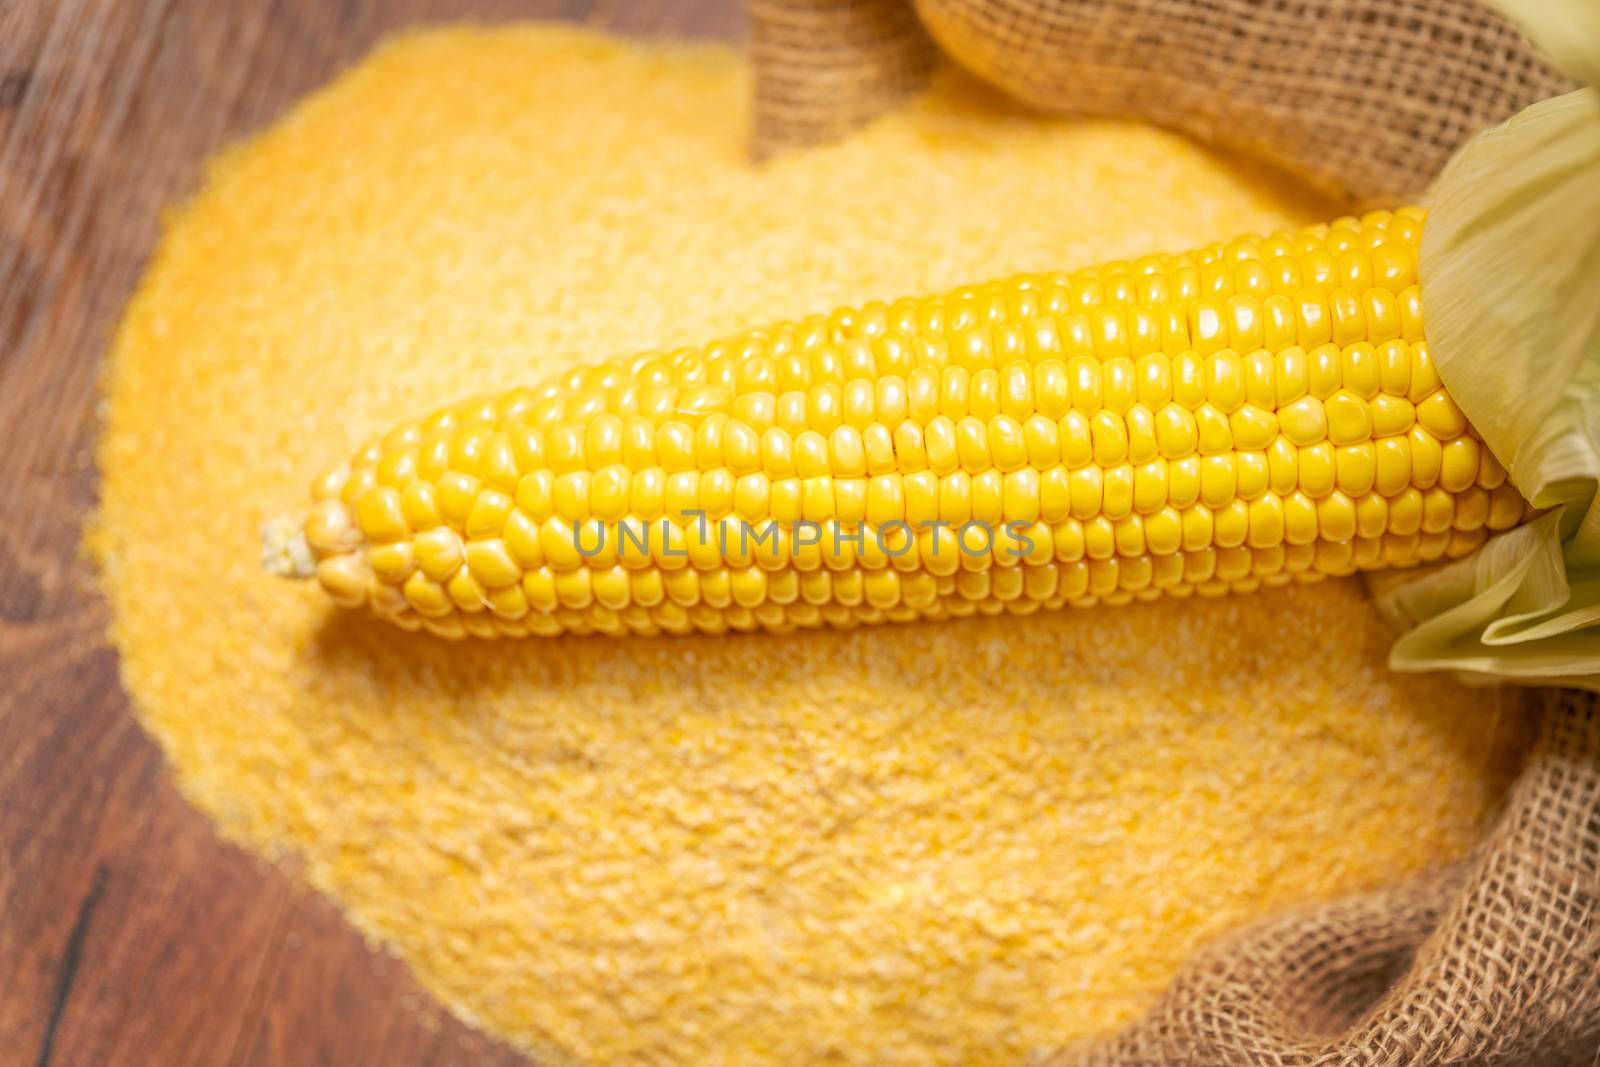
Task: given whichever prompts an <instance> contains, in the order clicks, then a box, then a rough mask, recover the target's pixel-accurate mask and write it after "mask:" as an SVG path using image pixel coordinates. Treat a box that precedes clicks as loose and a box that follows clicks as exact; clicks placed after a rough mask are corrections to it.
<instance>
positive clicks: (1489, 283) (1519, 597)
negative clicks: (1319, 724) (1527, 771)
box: [1371, 0, 1600, 689]
mask: <svg viewBox="0 0 1600 1067" xmlns="http://www.w3.org/2000/svg"><path fill="white" fill-rule="evenodd" d="M1500 6H1501V7H1502V9H1503V10H1505V11H1506V13H1507V14H1509V15H1510V16H1511V17H1512V18H1514V19H1517V20H1518V21H1519V22H1520V23H1521V24H1522V25H1523V27H1524V28H1525V29H1526V30H1527V31H1528V33H1529V35H1530V36H1531V37H1532V38H1533V39H1534V40H1535V41H1537V42H1539V43H1540V44H1541V45H1542V46H1543V47H1544V48H1545V50H1546V51H1547V53H1548V54H1549V55H1550V57H1551V59H1552V61H1553V62H1555V63H1557V64H1558V65H1559V66H1561V67H1562V69H1563V70H1566V71H1567V72H1568V73H1570V74H1572V75H1573V76H1574V77H1579V78H1584V79H1587V80H1590V81H1594V80H1600V4H1596V3H1594V2H1593V0H1562V2H1551V0H1532V2H1502V3H1501V4H1500ZM1421 276H1422V295H1423V301H1424V306H1425V309H1426V313H1427V335H1428V342H1429V344H1430V345H1431V346H1432V348H1433V353H1434V358H1435V360H1436V361H1437V363H1438V367H1439V374H1440V377H1441V378H1442V379H1443V380H1444V382H1445V384H1446V385H1447V386H1448V387H1449V389H1450V391H1451V393H1452V394H1453V395H1454V396H1455V398H1456V401H1457V403H1459V404H1460V405H1461V408H1462V410H1463V411H1465V412H1466V413H1467V415H1468V417H1469V418H1471V420H1472V422H1473V424H1474V425H1475V426H1476V427H1477V428H1478V430H1479V431H1480V432H1481V433H1482V435H1483V439H1484V442H1485V443H1486V444H1487V445H1488V446H1489V447H1490V449H1491V450H1493V452H1494V453H1495V455H1496V456H1497V457H1499V459H1500V460H1501V462H1503V463H1504V464H1505V465H1506V468H1507V470H1508V471H1510V474H1511V480H1512V482H1513V483H1514V484H1515V485H1516V486H1517V488H1519V489H1520V490H1521V491H1522V493H1523V494H1524V495H1525V496H1526V497H1527V498H1528V499H1529V500H1531V501H1532V502H1533V503H1534V504H1535V505H1536V506H1538V507H1540V508H1548V509H1550V510H1549V512H1548V513H1547V514H1545V515H1543V516H1542V517H1540V518H1539V519H1538V520H1536V521H1534V522H1531V523H1529V524H1527V525H1525V526H1523V527H1521V528H1520V529H1517V530H1513V531H1510V532H1509V533H1507V534H1504V535H1502V536H1500V537H1498V538H1496V539H1494V540H1492V541H1491V542H1489V544H1487V545H1486V546H1485V547H1484V549H1483V551H1482V552H1480V553H1478V554H1477V555H1476V556H1474V557H1471V558H1469V559H1465V560H1461V561H1459V562H1457V563H1453V564H1450V565H1447V566H1444V567H1441V568H1437V569H1434V570H1431V571H1428V572H1424V573H1423V574H1421V575H1417V574H1404V573H1399V572H1396V573H1392V574H1385V575H1378V576H1375V577H1374V578H1373V579H1372V581H1371V585H1372V588H1373V590H1374V593H1375V595H1376V596H1377V599H1378V603H1379V606H1380V607H1381V609H1382V610H1383V612H1384V613H1385V615H1386V616H1388V618H1389V619H1390V620H1391V621H1392V622H1394V623H1396V624H1398V625H1399V626H1401V627H1402V628H1403V629H1404V630H1405V633H1404V634H1403V636H1402V637H1401V638H1400V639H1399V640H1398V641H1397V642H1396V643H1395V646H1394V650H1393V652H1392V653H1391V657H1390V662H1391V664H1392V665H1393V666H1394V667H1395V668H1397V669H1400V670H1438V669H1451V670H1455V671H1457V672H1460V673H1461V674H1463V675H1466V676H1470V677H1476V678H1480V679H1485V680H1496V679H1498V680H1509V681H1517V682H1526V683H1533V684H1565V685H1577V686H1582V687H1585V688H1590V689H1600V625H1597V624H1600V503H1597V499H1596V488H1597V486H1600V96H1597V95H1596V93H1595V90H1594V89H1582V90H1579V91H1577V92H1573V93H1569V94H1567V95H1565V96H1560V97H1556V98H1554V99H1551V100H1546V101H1543V102H1541V103H1538V104H1535V105H1534V106H1532V107H1530V108H1528V109H1527V110H1525V111H1523V112H1522V113H1521V114H1519V115H1517V116H1516V117H1514V118H1513V119H1511V120H1510V121H1509V122H1506V123H1504V124H1503V125H1501V126H1498V127H1495V128H1494V129H1491V130H1488V131H1486V132H1485V133H1483V134H1482V135H1480V136H1479V137H1477V138H1476V139H1475V140H1473V141H1472V142H1471V143H1469V144H1468V145H1467V146H1466V147H1465V148H1463V149H1462V150H1461V151H1460V152H1459V153H1458V154H1457V155H1456V157H1455V158H1454V159H1453V160H1452V161H1451V162H1450V164H1449V166H1447V167H1446V168H1445V171H1444V173H1443V174H1442V175H1441V176H1440V177H1439V180H1438V182H1437V183H1436V184H1435V187H1434V191H1433V204H1432V212H1431V214H1430V216H1429V219H1428V227H1427V230H1426V232H1425V233H1424V235H1423V243H1422V257H1421Z"/></svg>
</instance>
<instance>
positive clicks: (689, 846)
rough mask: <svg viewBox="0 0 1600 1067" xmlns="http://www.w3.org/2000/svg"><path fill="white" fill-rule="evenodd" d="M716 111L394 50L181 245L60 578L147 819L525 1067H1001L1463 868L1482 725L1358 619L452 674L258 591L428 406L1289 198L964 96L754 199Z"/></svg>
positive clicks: (195, 213)
mask: <svg viewBox="0 0 1600 1067" xmlns="http://www.w3.org/2000/svg"><path fill="white" fill-rule="evenodd" d="M744 82H745V72H744V70H743V68H742V67H741V65H740V63H739V62H738V61H737V60H736V59H735V58H734V56H733V55H732V54H731V53H730V52H728V51H725V50H723V49H720V48H687V47H673V48H644V47H641V46H637V45H628V44H622V43H617V42H613V41H609V40H605V39H602V38H598V37H595V36H591V35H585V34H580V33H576V32H571V31H566V30H557V29H550V28H518V29H507V30H497V31H493V32H490V31H477V30H453V31H447V32H437V33H428V34H424V35H420V36H414V37H409V38H406V39H404V40H401V41H398V42H396V43H394V44H391V45H389V46H387V47H385V48H384V49H382V50H381V51H380V52H379V53H378V54H377V55H375V56H374V57H373V58H371V59H369V60H368V61H367V62H365V63H364V64H362V65H361V66H359V67H357V68H356V69H355V70H353V71H352V72H350V73H349V74H348V75H346V76H345V77H343V78H341V79H340V80H339V81H338V82H337V83H335V84H334V85H333V86H332V87H330V88H329V89H327V90H326V91H324V92H322V93H320V94H318V95H316V96H315V97H313V98H312V99H310V100H308V101H307V102H306V103H304V104H303V105H302V106H300V107H299V108H298V109H297V110H295V111H294V112H293V113H292V114H290V115H289V116H288V117H286V118H285V119H284V120H283V121H281V122H280V123H278V124H277V125H276V126H275V127H273V128H272V129H271V130H269V131H268V132H267V133H265V134H264V135H262V136H261V137H260V138H258V139H257V140H255V141H254V142H252V143H250V144H248V145H246V146H244V147H241V148H239V149H237V150H235V151H233V152H231V153H229V154H227V155H226V156H225V157H224V158H223V159H222V160H221V161H220V162H219V163H218V164H217V165H216V167H215V169H214V170H213V172H212V173H211V176H210V180H209V181H208V183H207V185H206V187H205V189H204V190H203V191H202V192H201V193H200V194H199V196H198V197H197V198H196V200H195V201H194V202H193V203H192V204H191V205H190V206H189V207H188V208H186V209H185V210H184V211H182V212H181V213H180V214H178V215H177V216H176V217H175V218H174V219H173V220H172V225H171V228H170V232H169V234H168V237H167V240H166V242H165V244H164V246H163V247H162V249H161V250H160V252H159V254H158V255H157V256H156V258H155V261H154V263H153V264H152V266H151V269H150V272H149V275H148V277H147V278H146V279H145V282H144V284H143V286H142V288H141V290H140V292H139V294H138V296H137V298H136V299H135V300H134V302H133V304H132V306H131V308H130V309H129V311H128V315H127V319H126V322H125V323H124V326H123V329H122V331H121V334H120V336H119V337H118V340H117V343H116V348H115V353H114V356H113V360H112V363H111V367H110V370H109V372H108V380H107V384H108V390H109V396H110V402H111V405H110V415H109V418H108V422H107V430H106V436H105V444H104V448H103V453H102V462H103V470H104V506H103V512H102V514H101V516H100V521H99V523H98V525H97V529H96V532H95V534H94V538H93V541H94V547H95V548H96V550H97V553H98V555H99V557H100V559H101V561H102V562H103V564H104V570H105V579H106V588H107V590H108V592H109V595H110V597H111V600H112V603H113V605H114V608H115V613H116V623H115V638H116V642H117V644H118V646H119V647H120V648H121V650H122V654H123V665H124V671H125V676H126V679H127V685H128V688H129V690H130V692H131V693H132V694H133V697H134V701H135V704H136V706H137V708H138V710H139V714H140V717H141V719H142V721H143V722H144V723H145V725H146V726H147V727H148V728H149V730H150V731H151V732H152V733H153V734H154V735H155V736H156V737H157V738H159V739H160V741H161V743H162V744H163V745H164V746H165V748H166V751H167V754H168V756H169V758H170V760H171V762H172V765H173V768H174V770H175V773H176V774H177V776H178V779H179V780H180V782H181V783H182V785H183V787H184V790H185V791H186V793H187V795H188V796H189V797H190V798H192V799H193V801H194V802H195V803H196V804H198V805H200V806H201V807H202V808H204V809H205V810H206V811H208V812H210V813H211V814H212V815H213V816H214V817H215V818H216V819H217V821H218V823H219V824H220V825H221V827H222V829H223V831H224V832H225V833H227V834H228V835H230V836H231V837H233V838H235V839H237V840H240V841H242V842H245V843H246V844H248V845H250V846H252V847H255V848H257V849H260V850H262V851H264V852H267V853H270V854H273V855H275V856H283V857H286V858H292V859H295V860H297V861H300V862H301V863H302V864H303V869H304V871H305V873H306V875H307V876H308V877H309V878H310V879H311V881H312V882H313V883H314V884H315V885H317V886H318V887H320V888H321V889H323V890H324V891H326V892H327V893H328V894H330V895H331V896H332V897H333V898H334V899H336V900H337V901H339V902H340V904H341V905H342V906H343V907H344V909H345V910H346V912H347V913H348V914H349V916H350V918H351V919H352V921H353V922H354V923H355V924H356V925H357V926H359V927H360V928H361V929H362V930H363V931H365V932H366V933H367V934H369V935H370V936H372V937H373V938H375V939H377V940H379V941H381V942H383V943H384V944H386V945H388V946H389V947H391V948H392V949H393V950H394V951H396V952H398V953H399V954H400V955H401V956H402V957H404V958H405V959H406V960H407V961H408V962H409V963H410V964H411V966H412V967H413V968H414V969H415V971H416V973H417V974H418V976H419V977H420V978H421V980H422V982H423V983H424V984H425V985H426V986H427V987H428V988H429V989H431V990H432V991H434V992H435V993H437V994H438V995H439V996H440V997H441V998H443V999H444V1000H445V1001H446V1002H447V1003H448V1004H449V1005H451V1006H452V1007H453V1008H454V1009H455V1010H456V1011H458V1012H460V1013H461V1014H462V1015H463V1016H466V1017H467V1018H469V1019H473V1020H476V1021H477V1022H479V1023H481V1024H482V1025H484V1026H485V1027H487V1028H489V1029H491V1030H493V1031H495V1032H497V1033H499V1034H502V1035H505V1036H506V1037H508V1038H510V1039H511V1040H513V1041H515V1042H517V1043H519V1044H521V1045H524V1046H528V1047H531V1048H533V1049H534V1050H536V1051H537V1052H538V1053H539V1054H541V1055H543V1056H545V1057H546V1058H547V1060H548V1061H549V1062H552V1063H567V1062H573V1063H583V1064H611V1063H617V1064H646V1063H650V1064H712V1063H731V1064H740V1065H750V1067H760V1065H764V1064H780V1063H781V1064H802V1063H823V1062H826V1063H849V1064H874V1065H899V1064H906V1065H911V1064H916V1065H926V1064H956V1063H961V1064H981V1063H997V1064H998V1063H1018V1062H1021V1060H1022V1058H1023V1057H1024V1056H1025V1055H1026V1053H1027V1052H1028V1051H1029V1050H1032V1049H1036V1048H1040V1047H1048V1046H1053V1045H1056V1044H1058V1043H1060V1042H1063V1041H1065V1040H1067V1039H1069V1038H1072V1037H1074V1036H1076V1035H1082V1034H1086V1033H1089V1032H1092V1031H1094V1030H1096V1029H1098V1028H1102V1027H1105V1026H1107V1025H1110V1024H1113V1023H1116V1022H1119V1021H1122V1020H1126V1019H1128V1018H1129V1017H1130V1016H1131V1015H1133V1014H1134V1013H1136V1012H1138V1011H1139V1010H1140V1009H1141V1008H1142V1007H1143V1006H1145V1005H1147V1004H1148V1003H1149V1002H1150V1000H1151V997H1152V996H1153V995H1154V992H1155V991H1156V990H1157V989H1158V988H1159V987H1160V986H1161V985H1162V983H1164V982H1165V981H1166V980H1167V979H1168V978H1169V977H1170V976H1171V975H1172V974H1173V972H1174V969H1175V968H1176V967H1177V966H1178V964H1179V962H1180V960H1181V959H1182V958H1183V956H1184V954H1185V953H1186V952H1187V951H1188V950H1189V949H1190V948H1191V947H1192V946H1193V945H1195V944H1196V943H1197V942H1199V941H1201V940H1202V939H1204V938H1206V937H1208V936H1211V935H1214V934H1216V933H1218V932H1220V931H1223V930H1226V929H1228V928H1229V927H1232V926H1234V925H1236V924H1238V923H1239V922H1241V921H1243V920H1246V919H1248V918H1250V917H1252V916H1256V915H1259V914H1261V913H1263V912H1266V911H1269V910H1271V909H1274V908H1279V907H1283V906H1288V905H1291V904H1294V903H1296V902H1300V901H1305V900H1308V899H1314V898H1324V897H1327V896H1330V895H1333V894H1337V893H1341V892H1345V891H1348V890H1351V889H1354V888H1357V887H1363V886H1370V885H1373V884H1376V883H1380V882H1383V881H1385V880H1389V879H1395V878H1400V877H1403V876H1405V875H1407V874H1410V873H1412V872H1415V871H1417V870H1419V869H1421V868H1424V867H1427V866H1429V865H1432V864H1435V863H1438V862H1441V861H1443V860H1445V859H1448V858H1450V857H1454V856H1458V855H1460V854H1461V853H1462V852H1463V851H1464V850H1465V849H1466V848H1467V847H1468V846H1469V843H1470V842H1471V840H1472V838H1473V834H1474V830H1475V827H1476V826H1477V825H1478V823H1479V822H1480V819H1481V817H1482V815H1483V814H1484V812H1485V810H1486V809H1487V808H1488V807H1489V806H1490V805H1491V804H1492V803H1493V801H1494V799H1495V797H1496V795H1497V790H1498V789H1499V787H1500V785H1501V783H1502V781H1503V771H1504V764H1505V763H1506V762H1507V759H1506V757H1507V754H1508V752H1509V749H1510V748H1511V744H1510V741H1509V738H1510V736H1511V735H1513V734H1515V733H1516V732H1517V731H1516V730H1515V729H1514V728H1513V727H1512V725H1511V723H1512V722H1514V716H1509V715H1508V716H1507V717H1506V718H1505V719H1504V720H1502V719H1501V718H1500V714H1499V710H1498V709H1497V701H1496V698H1495V697H1494V696H1493V695H1486V694H1484V693H1481V692H1469V691H1467V690H1464V689H1461V688H1458V687H1456V686H1454V685H1451V684H1449V683H1447V682H1445V681H1442V680H1440V679H1435V678H1419V677H1414V676H1413V677H1397V676H1393V675H1390V674H1389V673H1388V672H1387V671H1386V670H1385V669H1384V666H1383V663H1384V652H1385V647H1386V644H1387V641H1388V635H1387V634H1386V633H1385V632H1384V631H1383V630H1382V628H1381V626H1380V624H1379V623H1378V621H1377V620H1376V618H1375V616H1374V614H1373V612H1372V610H1371V609H1370V607H1369V606H1368V604H1367V602H1366V600H1365V598H1364V596H1363V594H1362V592H1361V590H1360V588H1359V587H1358V586H1355V585H1352V584H1344V583H1332V584H1328V585H1324V586H1320V587H1305V588H1291V589H1287V590H1278V591H1270V592H1265V593H1262V594H1259V595H1257V596H1254V597H1248V598H1239V599H1230V600H1223V601H1211V602H1207V601H1168V602H1163V603H1156V604H1150V605H1142V606H1136V607H1130V608H1122V609H1099V610H1094V611H1086V612H1071V611H1069V612H1062V613H1056V614H1051V615H1043V616H1035V617H1032V618H1028V619H1021V620H1017V619H1010V618H1005V619H984V620H975V621H969V622H961V623H952V624H943V625H939V624H922V625H911V626H904V627H890V628H881V629H875V630H870V631H864V632H854V633H848V634H845V633H822V634H810V635H804V636H795V637H787V638H776V637H761V636H755V637H729V638H721V639H711V638H681V639H654V640H644V639H639V640H624V641H617V640H609V639H563V640H549V641H540V640H530V641H526V642H520V643H505V642H498V643H493V644H478V643H472V642H468V643H464V644H446V643H443V642H438V641H435V640H433V639H430V638H428V637H426V636H418V635H409V634H405V633H401V632H399V631H397V630H395V629H394V628H393V627H390V626H387V625H384V624H381V623H377V622H372V621H370V620H366V619H363V618H361V617H358V616H354V615H349V614H346V613H342V612H339V611H338V610H337V609H333V608H331V607H330V606H329V605H328V604H327V602H326V599H325V598H324V597H323V596H322V595H321V594H320V592H319V591H317V590H316V589H314V588H308V587H305V586H296V585H292V584H289V583H285V582H283V581H280V580H278V579H275V578H272V577H270V576H269V575H267V574H265V573H263V572H262V571H261V570H260V567H259V549H258V542H257V536H258V531H259V528H260V526H261V523H262V521H263V520H264V519H266V518H268V517H269V516H272V515H275V514H279V513H284V512H293V511H296V510H298V509H299V508H301V507H303V505H304V501H305V499H306V496H305V493H306V487H307V483H308V481H309V479H310V478H311V476H312V475H313V474H314V473H315V472H316V471H317V470H319V469H320V468H321V467H322V466H323V465H324V463H325V461H326V459H327V458H328V457H329V456H330V455H337V454H340V453H341V452H343V451H346V450H349V449H352V448H354V446H355V445H356V443H357V442H359V441H361V440H363V439H365V438H366V437H368V436H369V435H370V434H372V433H373V432H375V431H380V430H381V429H382V428H383V427H385V426H388V425H390V424H391V423H393V422H394V421H396V420H397V419H400V418H403V417H407V416H411V415H415V414H417V413H419V412H423V411H426V410H430V409H432V408H433V407H436V406H437V405H438V404H439V403H441V402H443V401H445V400H448V399H450V398H453V397H456V396H459V395H464V394H466V393H470V392H475V391H486V390H492V389H498V388H501V387H505V386H509V385H512V384H515V383H517V382H519V381H528V380H531V379H533V378H535V377H537V376H539V375H540V374H541V373H543V372H545V371H547V370H549V369H551V368H554V367H559V366H564V365H567V364H570V363H572V362H574V361H578V360H581V359H583V358H585V357H596V358H598V357H602V356H606V355H610V354H613V353H617V352H623V351H629V350H637V349H644V348H647V347H651V346H656V345H662V344H672V343H679V342H690V341H694V340H700V339H704V338H708V337H714V336H717V335H719V334H722V333H726V332H729V331H731V330H733V329H736V328H738V327H740V326H742V325H746V324H748V323H751V322H761V321H770V320H774V319H778V318H783V317H786V316H796V315H799V314H802V313H804V312H807V311H811V310H814V309H819V308H828V307H831V306H834V305H837V304H841V303H844V302H847V301H854V300H862V299H866V298H871V297H892V296H895V295H899V294H904V293H916V292H921V291H936V290H939V289H943V288H947V287H949V286H952V285H955V284H958V283H960V282H963V281H968V280H974V279H985V278H990V277H995V276H1001V275H1005V274H1007V273H1010V272H1014V271H1018V270H1025V269H1039V268H1046V267H1064V266H1073V265H1078V264H1083V263H1088V262H1092V261H1095V260H1098V259H1103V258H1106V257H1110V256H1119V255H1124V254H1130V253H1137V252H1145V251H1152V250H1155V249H1159V248H1169V249H1170V248H1181V247H1186V246H1191V245H1195V244H1198V243H1201V242H1204V241H1208V240H1211V239H1215V238H1219V237H1223V236H1227V235H1231V234H1233V233H1235V232H1236V231H1243V230H1248V229H1251V228H1270V227H1276V226H1282V225H1285V224H1289V223H1294V222H1302V221H1306V220H1309V219H1311V218H1313V217H1315V216H1316V215H1318V214H1320V213H1321V211H1322V206H1321V205H1318V204H1314V203H1310V202H1306V201H1302V200H1297V199H1294V198H1293V196H1292V195H1291V194H1290V193H1288V192H1286V191H1285V190H1283V189H1281V188H1279V189H1274V188H1271V187H1269V186H1267V185H1266V184H1264V183H1263V179H1261V177H1260V176H1259V175H1251V174H1248V173H1245V172H1243V171H1241V170H1239V169H1237V168H1236V167H1235V166H1233V165H1230V164H1228V163H1227V162H1225V161H1222V160H1220V159H1218V158H1216V157H1213V156H1211V155H1209V154H1207V153H1204V152H1202V151H1200V150H1199V149H1196V148H1194V147H1192V146H1190V145H1189V144H1187V143H1185V142H1183V141H1181V140H1178V139H1176V138H1174V137H1172V136H1169V135H1166V134H1163V133H1159V132H1156V131H1153V130H1148V129H1141V128H1134V127H1129V126H1124V125H1113V124H1094V125H1072V124H1067V123H1062V122H1055V121H1043V120H1039V119H1034V118H1030V117H1026V116H1023V115H1020V114H1018V113H1015V112H1012V111H1009V110H1006V109H1005V107H1004V106H1003V105H1001V104H999V103H998V102H997V101H995V100H993V99H991V98H990V97H988V96H986V95H984V94H982V93H981V92H979V91H978V90H976V89H974V88H972V87H971V86H969V85H966V84H963V83H958V82H954V81H951V82H947V83H945V84H943V85H942V86H940V87H939V88H938V89H937V90H935V91H934V92H933V93H932V94H931V95H930V96H929V97H928V98H927V99H926V100H924V101H922V102H921V103H919V104H917V105H915V106H913V107H912V108H911V109H909V110H908V111H906V112H904V113H903V114H900V115H898V116H896V117H893V118H891V119H889V120H887V121H884V122H882V123H880V124H879V125H877V126H876V127H874V128H872V129H871V130H870V131H868V132H867V133H865V134H862V135H860V136H858V137H856V138H855V139H854V140H853V141H851V142H849V143H847V144H845V145H842V146H839V147H836V148H830V149H825V150H819V151H816V152H812V153H809V154H805V155H798V156H795V157H793V158H790V159H787V160H783V161H780V162H779V163H777V164H775V165H771V166H768V167H766V168H764V169H756V168H752V167H751V166H749V165H747V164H746V162H745V159H744V155H743V153H744V147H745V141H744V137H745V128H746V114H745V109H744V103H743V101H744V96H745V84H744Z"/></svg>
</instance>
